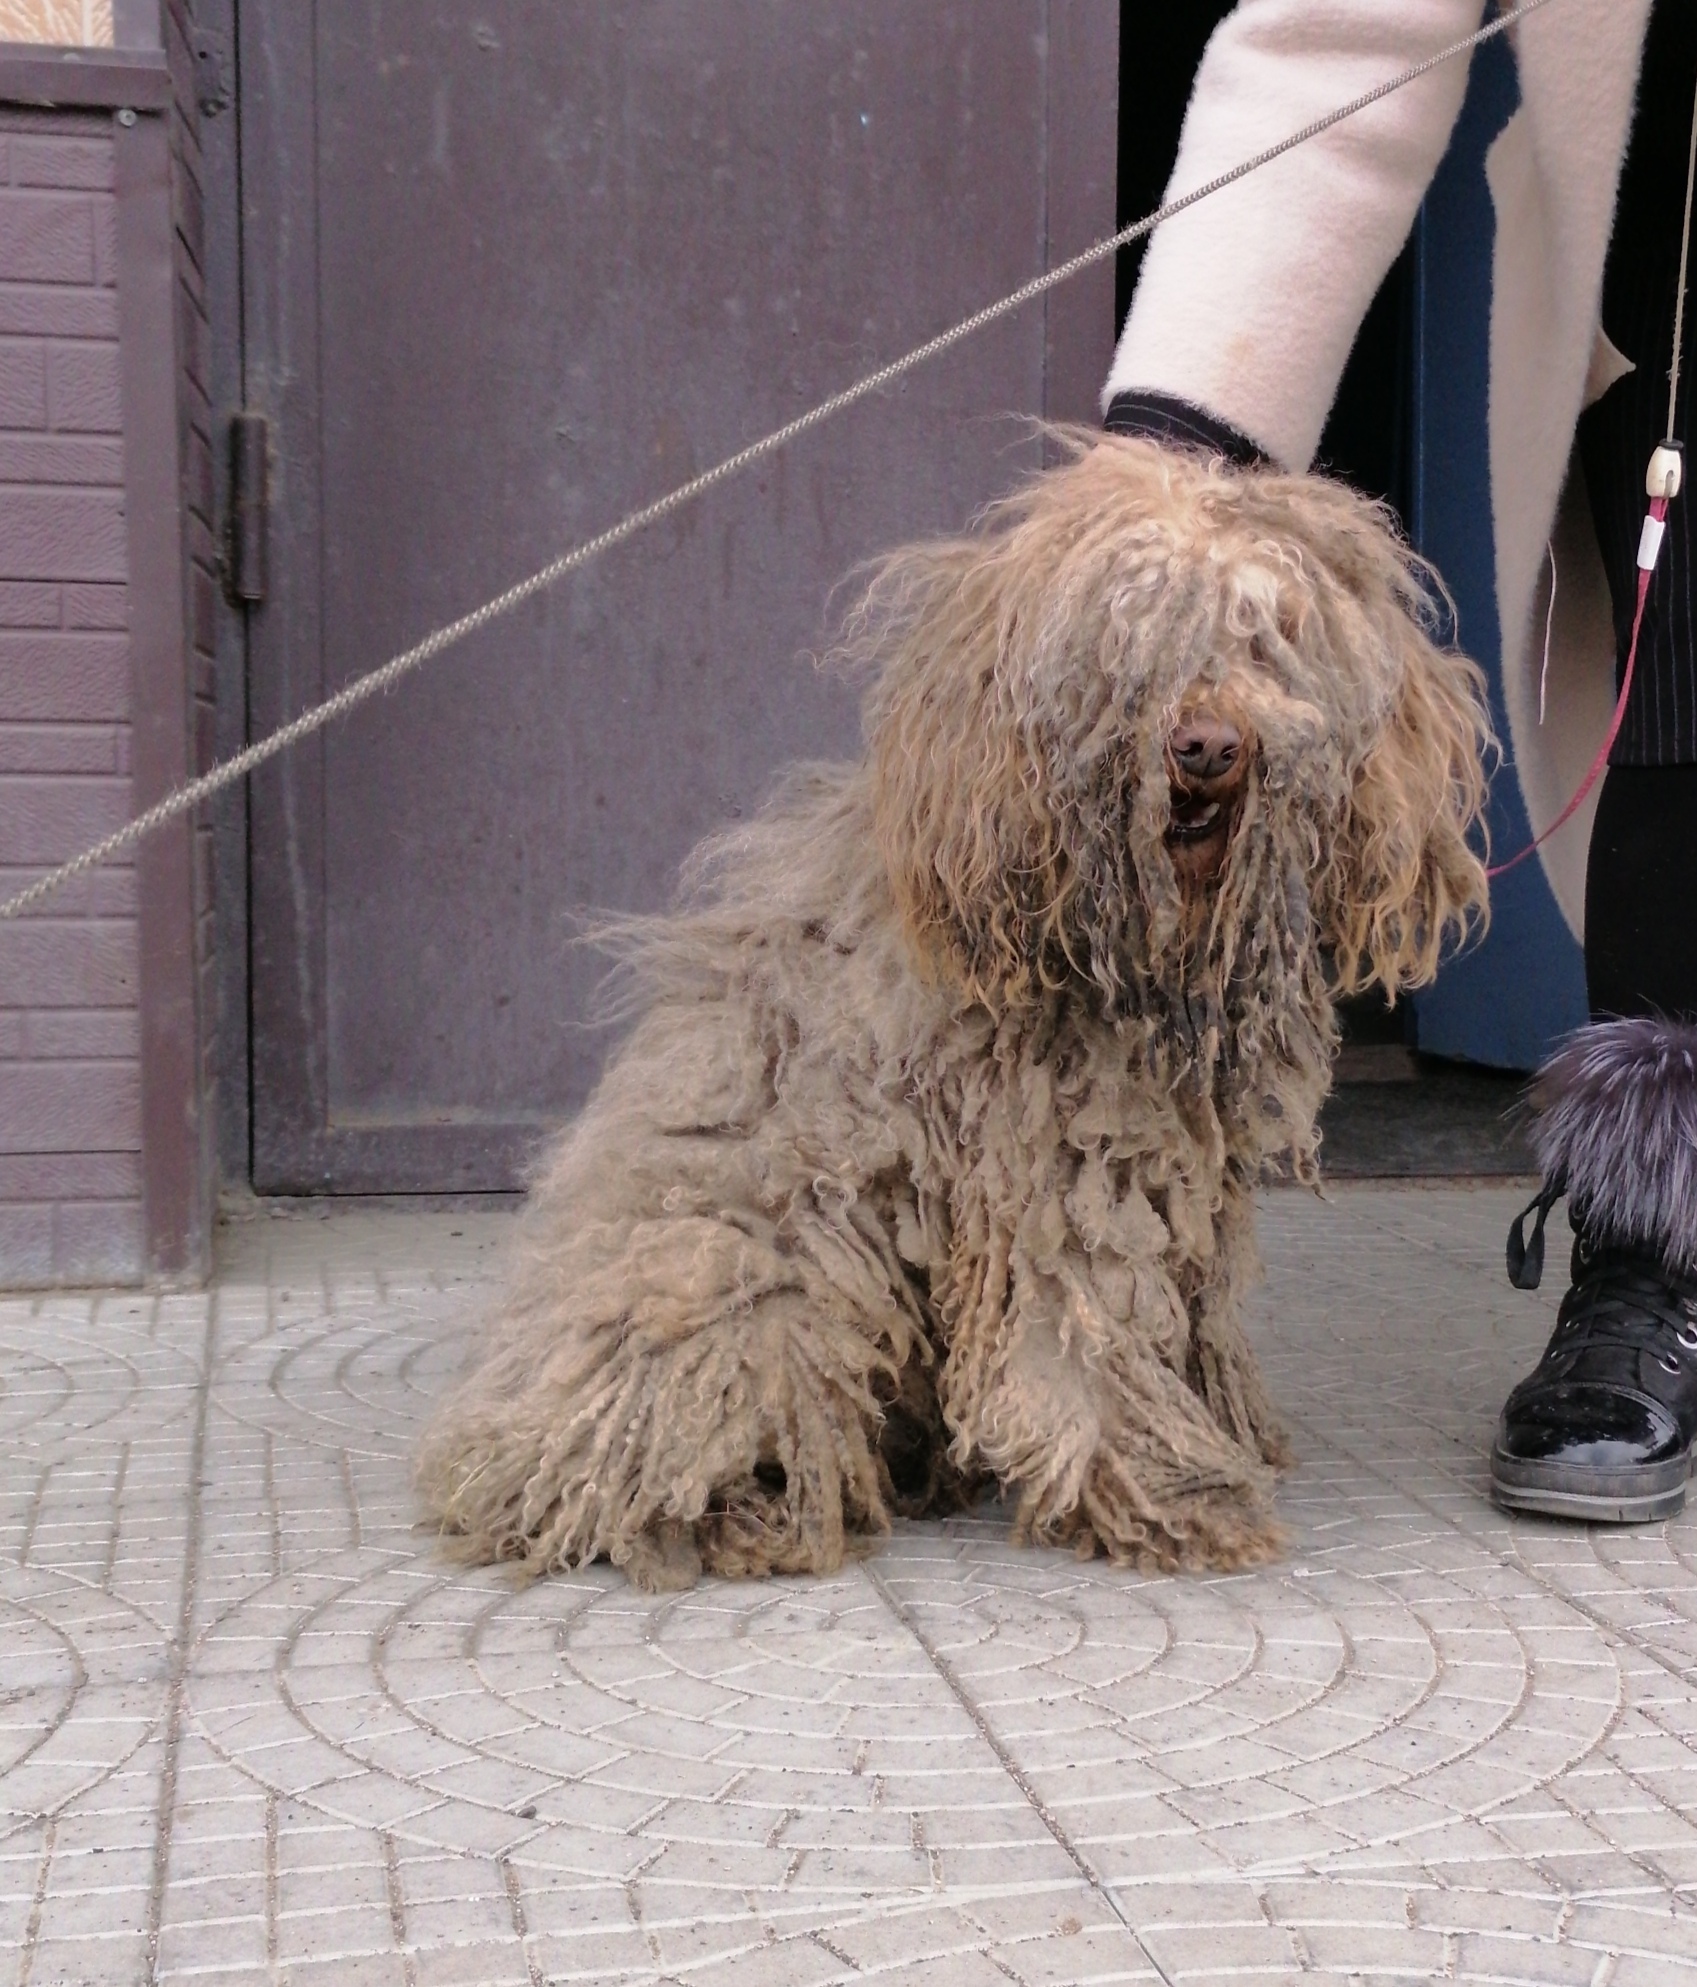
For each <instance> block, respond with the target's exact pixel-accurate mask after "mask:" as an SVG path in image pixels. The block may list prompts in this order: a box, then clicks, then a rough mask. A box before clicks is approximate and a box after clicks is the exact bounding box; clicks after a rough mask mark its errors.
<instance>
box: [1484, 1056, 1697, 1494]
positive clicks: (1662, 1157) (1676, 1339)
mask: <svg viewBox="0 0 1697 1987" xmlns="http://www.w3.org/2000/svg"><path fill="white" fill-rule="evenodd" d="M1532 1105H1533V1109H1534V1112H1535V1113H1536V1118H1535V1124H1534V1129H1533V1138H1534V1143H1535V1145H1536V1146H1537V1149H1538V1154H1539V1157H1540V1159H1541V1160H1542V1161H1543V1163H1544V1167H1545V1172H1546V1177H1547V1179H1548V1181H1549V1182H1550V1184H1549V1185H1547V1186H1546V1187H1545V1189H1544V1191H1543V1192H1542V1193H1540V1194H1539V1195H1538V1197H1537V1198H1536V1199H1535V1200H1534V1201H1533V1203H1532V1205H1531V1207H1528V1208H1527V1209H1526V1211H1525V1213H1523V1214H1522V1215H1521V1216H1520V1218H1519V1220H1517V1221H1516V1223H1515V1224H1514V1227H1513V1228H1512V1229H1511V1230H1510V1233H1509V1248H1508V1267H1509V1276H1510V1279H1511V1280H1512V1281H1513V1282H1514V1283H1515V1284H1517V1285H1518V1286H1519V1287H1520V1288H1522V1289H1535V1288H1536V1287H1537V1284H1538V1281H1539V1275H1540V1271H1541V1269H1542V1262H1543V1227H1544V1220H1545V1217H1546V1216H1547V1215H1548V1213H1549V1210H1550V1208H1551V1206H1552V1205H1553V1204H1554V1202H1555V1201H1556V1200H1557V1198H1559V1196H1560V1195H1561V1193H1562V1192H1563V1191H1566V1192H1567V1193H1568V1194H1569V1195H1570V1197H1571V1203H1572V1209H1573V1213H1572V1221H1573V1226H1574V1229H1575V1233H1576V1240H1575V1243H1574V1250H1573V1265H1572V1276H1573V1282H1572V1287H1571V1288H1570V1289H1569V1291H1568V1293H1567V1296H1566V1297H1565V1298H1564V1299H1563V1300H1562V1305H1561V1310H1560V1312H1559V1313H1558V1314H1557V1322H1556V1329H1555V1333H1554V1335H1553V1336H1552V1337H1551V1339H1550V1342H1549V1345H1548V1346H1547V1347H1546V1348H1545V1351H1544V1356H1543V1358H1542V1359H1540V1360H1539V1362H1538V1364H1537V1366H1536V1368H1535V1369H1534V1370H1533V1371H1532V1372H1531V1373H1530V1374H1529V1375H1528V1376H1527V1378H1526V1379H1524V1380H1522V1381H1521V1383H1520V1385H1519V1386H1517V1387H1516V1388H1515V1390H1514V1391H1513V1393H1511V1394H1510V1395H1509V1397H1508V1402H1507V1404H1506V1405H1505V1407H1504V1408H1503V1412H1502V1417H1501V1419H1500V1420H1499V1422H1498V1424H1497V1434H1496V1440H1495V1442H1494V1443H1493V1444H1492V1449H1491V1490H1492V1495H1493V1496H1494V1498H1495V1499H1496V1501H1497V1503H1499V1504H1501V1505H1503V1506H1505V1507H1506V1508H1507V1509H1509V1510H1515V1511H1542V1512H1547V1513H1549V1514H1551V1515H1553V1516H1558V1517H1571V1518H1580V1519H1584V1520H1586V1521H1588V1522H1590V1523H1605V1524H1642V1523H1645V1522H1647V1521H1649V1520H1652V1519H1657V1518H1666V1517H1671V1516H1672V1515H1673V1513H1675V1512H1676V1511H1678V1510H1679V1509H1680V1508H1681V1506H1682V1505H1683V1504H1684V1502H1685V1494H1686V1484H1687V1480H1688V1478H1689V1477H1690V1474H1691V1468H1692V1460H1693V1452H1694V1449H1697V1028H1693V1027H1691V1026H1689V1025H1686V1024H1682V1023H1669V1022H1663V1021H1656V1020H1645V1021H1619V1022H1604V1023H1599V1024H1596V1025H1594V1026H1592V1027H1590V1028H1585V1029H1581V1030H1580V1031H1579V1033H1578V1034H1577V1035H1575V1036H1573V1037H1572V1038H1571V1039H1570V1040H1569V1041H1568V1042H1567V1043H1566V1044H1564V1046H1563V1047H1562V1049H1561V1050H1560V1051H1559V1052H1558V1053H1557V1055H1556V1056H1555V1057H1554V1058H1552V1060H1551V1061H1550V1063H1549V1064H1547V1065H1546V1067H1545V1068H1544V1069H1543V1070H1542V1071H1541V1072H1540V1073H1539V1076H1538V1079H1537V1081H1536V1083H1535V1084H1534V1086H1533V1091H1532ZM1534 1210H1536V1213H1537V1220H1536V1224H1535V1226H1534V1227H1533V1230H1532V1232H1531V1235H1530V1237H1528V1236H1527V1234H1526V1231H1525V1222H1526V1218H1527V1216H1528V1215H1530V1214H1532V1213H1533V1212H1534Z"/></svg>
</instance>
